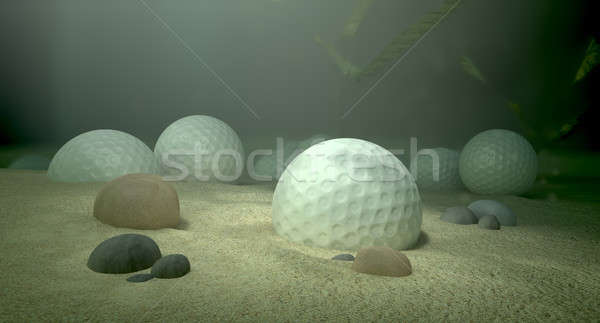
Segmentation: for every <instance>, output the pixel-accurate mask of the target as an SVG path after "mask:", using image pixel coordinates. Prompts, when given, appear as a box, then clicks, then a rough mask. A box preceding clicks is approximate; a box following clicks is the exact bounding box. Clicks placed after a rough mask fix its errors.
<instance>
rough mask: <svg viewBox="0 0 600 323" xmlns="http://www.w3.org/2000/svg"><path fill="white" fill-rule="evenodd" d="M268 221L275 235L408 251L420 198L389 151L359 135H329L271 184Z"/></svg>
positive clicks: (312, 242)
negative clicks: (269, 219)
mask: <svg viewBox="0 0 600 323" xmlns="http://www.w3.org/2000/svg"><path fill="white" fill-rule="evenodd" d="M272 221H273V226H274V228H275V231H276V232H277V233H278V234H279V235H281V236H283V237H285V238H286V239H288V240H290V241H293V242H300V243H303V244H306V245H310V246H317V247H324V248H330V249H342V250H356V249H358V248H361V247H366V246H373V245H382V246H388V247H391V248H394V249H407V248H410V247H411V246H413V245H414V244H415V243H416V242H417V239H418V237H419V234H420V228H421V222H422V214H421V199H420V196H419V191H418V190H417V185H416V184H415V182H414V180H413V178H412V176H411V175H410V173H409V172H408V170H407V169H406V167H404V165H403V164H402V163H401V162H400V161H399V160H398V159H397V158H396V157H395V156H394V155H392V154H391V153H390V152H389V151H387V150H386V149H384V148H382V147H380V146H378V145H375V144H373V143H370V142H368V141H364V140H360V139H351V138H339V139H332V140H327V141H324V142H321V143H318V144H316V145H313V146H311V147H310V148H308V149H307V150H305V151H304V152H302V153H301V154H300V155H298V156H297V157H296V158H295V159H294V160H293V161H292V162H291V163H290V164H289V165H288V166H287V168H286V169H285V171H284V172H283V174H282V175H281V178H280V179H279V182H278V183H277V186H276V188H275V193H274V196H273V207H272Z"/></svg>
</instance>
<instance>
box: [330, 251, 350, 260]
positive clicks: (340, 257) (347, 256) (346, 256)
mask: <svg viewBox="0 0 600 323" xmlns="http://www.w3.org/2000/svg"><path fill="white" fill-rule="evenodd" d="M331 259H332V260H342V261H354V256H353V255H351V254H349V253H341V254H339V255H336V256H334V257H333V258H331Z"/></svg>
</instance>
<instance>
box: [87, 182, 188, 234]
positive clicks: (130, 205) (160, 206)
mask: <svg viewBox="0 0 600 323" xmlns="http://www.w3.org/2000/svg"><path fill="white" fill-rule="evenodd" d="M94 216H95V217H96V218H97V219H98V220H100V222H102V223H105V224H109V225H112V226H115V227H124V228H132V229H161V228H174V227H176V226H177V225H178V224H179V220H180V217H179V198H178V196H177V192H176V191H175V189H174V188H173V187H172V186H171V184H169V183H167V182H164V181H163V180H162V178H161V177H160V176H158V175H151V174H128V175H124V176H121V177H119V178H116V179H114V180H112V181H110V182H108V183H106V184H105V185H104V186H103V187H102V188H101V189H100V191H99V192H98V194H97V195H96V199H95V201H94Z"/></svg>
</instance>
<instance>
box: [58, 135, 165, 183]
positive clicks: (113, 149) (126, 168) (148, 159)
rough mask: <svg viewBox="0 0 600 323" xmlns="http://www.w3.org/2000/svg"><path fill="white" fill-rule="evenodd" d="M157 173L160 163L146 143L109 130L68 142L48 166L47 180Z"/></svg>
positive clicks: (95, 179) (94, 179)
mask: <svg viewBox="0 0 600 323" xmlns="http://www.w3.org/2000/svg"><path fill="white" fill-rule="evenodd" d="M157 172H158V163H157V161H156V159H155V158H154V154H153V153H152V150H150V148H148V146H146V144H144V143H143V142H142V141H141V140H139V139H137V138H136V137H134V136H132V135H130V134H128V133H125V132H121V131H118V130H110V129H100V130H92V131H88V132H85V133H82V134H80V135H78V136H76V137H75V138H73V139H71V140H69V141H68V142H67V143H66V144H64V145H63V146H62V147H61V148H60V149H59V150H58V152H57V153H56V154H55V155H54V157H53V158H52V161H51V162H50V166H49V167H48V177H49V178H50V179H52V180H55V181H60V182H103V181H111V180H113V179H115V178H117V177H119V176H122V175H125V174H131V173H148V174H155V173H157Z"/></svg>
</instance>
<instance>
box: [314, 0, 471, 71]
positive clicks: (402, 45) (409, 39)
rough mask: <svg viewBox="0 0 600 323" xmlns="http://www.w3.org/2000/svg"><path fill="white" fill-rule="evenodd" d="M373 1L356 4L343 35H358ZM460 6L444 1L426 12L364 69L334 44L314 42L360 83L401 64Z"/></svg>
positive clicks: (456, 1)
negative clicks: (402, 60) (393, 65)
mask: <svg viewBox="0 0 600 323" xmlns="http://www.w3.org/2000/svg"><path fill="white" fill-rule="evenodd" d="M373 2H374V0H358V1H357V2H356V4H355V7H354V10H353V12H352V15H351V16H350V18H349V19H348V20H347V22H346V25H345V27H344V31H343V35H344V36H346V37H348V36H354V34H356V31H357V30H358V28H359V27H360V24H361V23H362V21H363V19H364V18H365V16H366V14H367V12H368V10H369V8H370V7H371V5H372V4H373ZM460 3H461V0H445V1H444V2H443V3H442V5H441V6H440V8H438V9H437V10H434V11H431V12H428V13H426V14H425V15H423V16H422V17H421V18H420V20H419V21H418V22H417V23H415V24H413V25H411V26H409V27H408V28H406V29H405V30H402V31H400V32H399V33H398V34H397V35H396V36H395V37H394V39H392V40H391V41H390V42H389V43H388V45H387V46H385V48H383V50H382V51H381V52H380V53H379V54H378V55H377V56H376V57H375V58H374V59H372V60H371V61H370V62H369V63H368V64H367V65H366V66H365V67H359V66H356V65H355V64H353V63H352V62H350V60H349V59H347V58H345V57H344V56H343V55H342V54H340V53H339V51H338V50H337V49H336V48H335V47H334V46H333V44H331V43H328V42H326V41H324V40H323V39H322V38H321V36H319V35H316V36H315V42H316V43H317V44H318V45H320V46H321V47H323V48H324V49H325V51H326V52H327V54H328V55H329V56H330V58H331V59H332V60H333V62H334V63H335V65H336V66H337V67H338V69H339V70H340V71H341V72H342V74H343V75H345V76H348V77H350V78H351V79H354V80H356V81H360V79H361V78H364V77H367V76H373V75H377V74H378V73H379V72H381V71H382V70H383V69H385V68H386V67H389V66H390V65H392V64H394V63H396V62H398V60H399V59H400V58H401V57H402V56H403V55H405V54H406V53H407V52H408V51H409V50H410V49H411V47H413V46H414V45H415V44H417V43H418V42H419V41H420V40H422V39H423V37H424V36H425V35H426V34H427V33H428V32H430V31H431V30H432V29H433V28H434V27H436V25H437V24H438V23H439V22H440V21H441V20H442V19H443V18H444V17H445V16H447V15H448V14H449V13H450V12H451V11H453V10H454V9H456V8H457V7H458V5H459V4H460Z"/></svg>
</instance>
